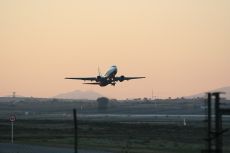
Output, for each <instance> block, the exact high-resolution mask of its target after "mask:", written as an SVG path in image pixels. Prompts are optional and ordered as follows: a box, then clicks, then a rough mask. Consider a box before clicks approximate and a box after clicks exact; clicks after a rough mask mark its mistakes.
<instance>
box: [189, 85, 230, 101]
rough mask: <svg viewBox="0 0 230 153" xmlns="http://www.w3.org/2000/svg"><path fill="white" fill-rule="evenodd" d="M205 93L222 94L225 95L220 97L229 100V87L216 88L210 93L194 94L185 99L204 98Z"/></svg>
mask: <svg viewBox="0 0 230 153" xmlns="http://www.w3.org/2000/svg"><path fill="white" fill-rule="evenodd" d="M206 92H224V93H225V94H223V95H221V97H224V98H226V99H229V100H230V86H227V87H222V88H217V89H214V90H210V91H204V92H202V93H198V94H194V95H191V96H187V98H197V97H204V96H205V93H206Z"/></svg>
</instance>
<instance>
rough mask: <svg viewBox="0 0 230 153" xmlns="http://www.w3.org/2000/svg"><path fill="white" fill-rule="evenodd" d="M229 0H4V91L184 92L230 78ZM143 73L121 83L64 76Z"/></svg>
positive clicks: (0, 89)
mask: <svg viewBox="0 0 230 153" xmlns="http://www.w3.org/2000/svg"><path fill="white" fill-rule="evenodd" d="M229 27H230V1H228V0H223V1H215V0H204V1H199V0H188V1H184V0H175V1H171V0H165V1H156V0H143V1H139V0H132V1H131V0H117V1H107V0H98V1H94V0H86V1H74V0H67V1H62V0H40V1H36V0H23V1H16V0H11V1H0V50H1V52H0V53H1V54H0V55H1V56H0V74H1V77H0V84H1V86H0V96H4V95H9V94H10V93H12V92H13V91H16V92H17V94H19V95H23V96H33V97H52V96H54V95H57V94H59V93H65V92H69V91H73V90H77V89H79V90H82V91H86V90H93V91H96V92H98V93H100V94H102V95H105V96H107V97H110V98H117V99H124V98H136V97H151V94H152V90H153V92H154V95H155V96H158V97H161V98H165V97H181V96H187V95H191V94H195V93H200V92H204V91H209V90H212V89H216V88H220V87H224V86H230V79H229V78H230V71H229V61H230V43H229V42H230V28H229ZM111 65H117V67H118V74H117V75H118V76H120V75H125V76H145V77H147V78H146V79H140V80H131V81H124V82H122V83H119V82H118V83H117V85H116V86H115V87H113V86H107V87H103V88H101V87H99V86H90V85H84V84H82V83H83V81H75V80H65V79H64V78H65V77H87V76H92V77H94V76H97V67H98V66H100V69H101V72H103V74H104V73H105V71H106V70H107V69H108V68H109V67H110V66H111Z"/></svg>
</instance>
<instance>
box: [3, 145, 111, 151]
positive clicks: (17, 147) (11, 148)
mask: <svg viewBox="0 0 230 153" xmlns="http://www.w3.org/2000/svg"><path fill="white" fill-rule="evenodd" d="M0 153H74V149H69V148H58V147H43V146H37V145H26V144H6V143H0ZM78 153H111V152H105V151H100V150H82V149H79V150H78Z"/></svg>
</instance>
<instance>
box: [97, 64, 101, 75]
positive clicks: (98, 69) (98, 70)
mask: <svg viewBox="0 0 230 153" xmlns="http://www.w3.org/2000/svg"><path fill="white" fill-rule="evenodd" d="M97 72H98V76H101V71H100V67H99V66H98V68H97Z"/></svg>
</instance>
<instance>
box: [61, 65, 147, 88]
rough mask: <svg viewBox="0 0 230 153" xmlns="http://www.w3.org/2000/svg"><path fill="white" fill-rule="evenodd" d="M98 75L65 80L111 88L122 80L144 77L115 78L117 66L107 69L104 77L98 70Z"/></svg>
mask: <svg viewBox="0 0 230 153" xmlns="http://www.w3.org/2000/svg"><path fill="white" fill-rule="evenodd" d="M98 73H99V75H98V76H97V77H83V78H65V79H75V80H84V81H96V82H90V83H83V84H89V85H99V86H101V87H105V86H107V85H109V84H111V85H112V86H115V85H116V82H117V81H120V82H122V81H124V80H127V81H128V80H132V79H142V78H145V77H125V76H124V75H121V76H119V77H117V76H116V74H117V66H115V65H113V66H111V67H110V68H109V70H108V71H107V72H106V74H105V75H104V76H102V75H101V74H100V71H99V69H98Z"/></svg>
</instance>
